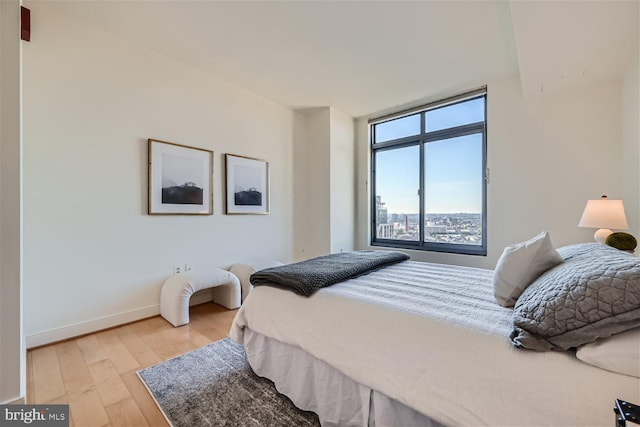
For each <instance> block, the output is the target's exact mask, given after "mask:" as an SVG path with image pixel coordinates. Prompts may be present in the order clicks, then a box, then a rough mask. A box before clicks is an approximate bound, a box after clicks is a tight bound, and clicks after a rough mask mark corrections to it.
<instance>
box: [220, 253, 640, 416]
mask: <svg viewBox="0 0 640 427" xmlns="http://www.w3.org/2000/svg"><path fill="white" fill-rule="evenodd" d="M491 278H492V271H489V270H480V269H472V268H465V267H455V266H444V265H437V264H427V263H417V262H411V261H406V262H403V263H400V264H397V265H395V266H392V267H387V268H385V269H383V270H380V271H377V272H374V273H370V274H368V275H365V276H361V277H359V278H357V279H352V280H349V281H346V282H343V283H339V284H336V285H334V286H331V287H329V288H324V289H321V290H320V291H318V292H317V293H316V294H314V295H313V296H312V297H310V298H304V297H301V296H299V295H296V294H294V293H293V292H290V291H286V290H282V289H278V288H273V287H268V286H260V287H256V288H255V289H254V290H253V292H252V293H251V294H250V295H249V297H248V298H247V300H246V301H245V303H244V305H243V306H242V307H241V308H240V310H239V311H238V314H237V315H236V318H235V319H234V322H233V325H232V328H231V332H230V335H231V337H232V338H233V339H234V340H236V341H238V342H240V343H243V328H244V327H249V328H251V329H252V330H254V331H256V332H258V333H260V334H263V335H265V336H267V337H270V338H274V339H276V340H278V341H280V342H283V343H286V344H291V345H294V346H297V347H300V348H301V349H303V350H304V351H306V352H308V353H310V354H312V355H313V356H315V357H316V358H318V359H320V360H322V361H324V362H326V363H328V364H329V365H331V366H333V367H334V368H336V369H338V370H339V371H340V372H342V373H343V374H345V375H346V376H348V377H350V378H352V379H353V380H354V381H356V382H358V383H360V384H363V385H365V386H366V387H370V388H371V389H373V390H378V391H380V392H382V393H384V394H385V395H387V396H389V397H391V398H393V399H396V400H398V401H399V402H402V403H403V404H405V405H407V406H409V407H411V408H413V409H415V410H417V411H419V412H421V413H423V414H426V415H428V416H429V417H431V418H433V419H434V420H436V421H438V422H441V423H443V424H447V425H509V426H513V425H571V426H576V425H590V426H591V425H603V426H607V425H610V424H611V421H612V419H613V416H612V410H611V408H612V403H613V401H614V399H615V398H616V397H619V398H622V399H625V400H628V401H631V402H638V401H639V400H640V399H639V397H640V379H638V378H634V377H631V376H627V375H621V374H615V373H611V372H608V371H605V370H603V369H599V368H596V367H593V366H589V365H587V364H584V363H582V362H580V361H579V360H577V359H576V358H575V356H574V355H573V354H572V353H570V352H545V353H537V352H532V351H527V350H519V349H516V348H514V347H513V346H512V345H511V344H510V343H509V340H508V338H507V336H508V334H509V332H510V330H511V313H512V310H511V309H507V308H503V307H500V306H499V305H498V304H497V303H496V302H495V300H493V289H492V282H491Z"/></svg>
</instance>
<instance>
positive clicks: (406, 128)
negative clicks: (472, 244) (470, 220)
mask: <svg viewBox="0 0 640 427" xmlns="http://www.w3.org/2000/svg"><path fill="white" fill-rule="evenodd" d="M483 119H484V103H483V100H482V99H476V100H471V101H468V102H465V103H461V104H455V105H452V106H449V107H444V108H441V109H437V110H431V111H428V112H427V118H426V127H427V131H433V130H439V129H446V128H449V127H452V126H458V125H461V124H467V123H474V122H478V121H482V120H483ZM419 131H420V121H419V115H414V116H409V117H406V118H402V119H398V120H394V121H392V122H388V123H386V124H384V126H381V125H377V127H376V138H377V141H378V142H382V141H385V140H390V139H395V138H399V137H403V136H410V135H414V134H417V133H419ZM419 156H420V150H419V147H418V146H412V147H406V148H402V149H396V150H385V151H381V152H378V153H377V158H376V195H378V196H381V197H382V201H383V202H385V203H386V207H387V210H388V212H389V213H390V214H391V213H418V212H419V197H418V184H419V176H420V175H419V174H420V159H419ZM482 175H483V170H482V135H481V134H474V135H467V136H463V137H458V138H451V139H448V140H442V141H436V142H430V143H427V144H426V145H425V178H426V182H427V184H428V185H427V186H426V187H425V204H426V209H425V212H426V213H460V212H464V213H480V212H482Z"/></svg>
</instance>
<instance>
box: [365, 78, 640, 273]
mask: <svg viewBox="0 0 640 427" xmlns="http://www.w3.org/2000/svg"><path fill="white" fill-rule="evenodd" d="M487 99H488V112H487V119H488V124H487V126H488V130H487V138H488V142H487V150H488V166H489V168H490V169H491V181H490V184H489V185H488V186H487V205H488V206H487V211H488V212H487V215H488V224H487V233H488V244H487V246H488V248H487V249H488V254H487V256H486V257H480V256H467V255H453V254H443V253H433V252H421V251H409V252H410V253H411V256H412V258H413V259H415V260H424V261H432V262H441V263H455V264H460V265H467V266H475V267H483V268H494V267H495V264H496V261H497V259H498V257H499V256H500V254H501V253H502V250H503V249H504V247H505V246H506V245H508V244H511V243H516V242H519V241H522V240H525V239H528V238H530V237H533V236H534V235H536V234H538V233H539V232H540V231H542V230H548V231H549V232H550V233H551V239H552V241H553V243H554V245H555V246H556V247H557V246H562V245H566V244H571V243H577V242H586V241H591V240H592V239H593V237H592V236H593V232H594V231H595V230H591V229H582V228H578V227H577V225H578V221H579V220H580V215H581V214H582V210H583V209H584V205H585V203H586V201H587V199H594V198H598V197H600V196H601V195H602V194H607V195H608V196H609V197H610V198H621V197H623V191H622V182H623V176H622V167H621V163H622V144H621V138H622V134H621V114H622V112H621V104H622V103H621V85H620V83H616V82H612V83H602V84H599V85H596V86H592V87H589V88H582V89H580V90H573V91H570V92H558V93H548V94H545V95H544V96H539V97H536V98H523V96H522V94H521V90H520V84H519V80H518V79H517V78H513V79H507V80H503V81H498V82H493V83H491V84H489V85H488V95H487ZM366 119H367V118H361V119H359V120H358V124H357V140H358V142H357V144H358V224H357V225H358V229H357V230H358V234H357V239H358V240H357V246H358V247H359V248H367V247H368V239H369V235H368V226H367V224H368V217H369V216H368V215H369V213H368V211H369V199H368V189H367V181H368V179H369V150H368V145H367V144H368V139H367V124H366ZM634 201H635V202H637V198H636V199H635V200H634Z"/></svg>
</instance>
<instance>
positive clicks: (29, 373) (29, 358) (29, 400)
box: [26, 350, 35, 404]
mask: <svg viewBox="0 0 640 427" xmlns="http://www.w3.org/2000/svg"><path fill="white" fill-rule="evenodd" d="M32 354H33V352H32V351H31V350H29V351H27V401H26V403H27V404H33V403H34V402H35V398H34V396H33V356H32Z"/></svg>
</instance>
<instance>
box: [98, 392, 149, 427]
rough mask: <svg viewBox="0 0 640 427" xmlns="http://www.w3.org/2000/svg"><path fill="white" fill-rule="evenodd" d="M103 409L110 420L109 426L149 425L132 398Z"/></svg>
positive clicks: (133, 426)
mask: <svg viewBox="0 0 640 427" xmlns="http://www.w3.org/2000/svg"><path fill="white" fill-rule="evenodd" d="M105 409H106V410H107V415H108V416H109V419H110V420H111V425H114V426H119V427H142V426H148V425H149V424H148V423H147V420H146V419H145V417H144V415H142V412H140V409H138V405H137V404H136V402H135V400H133V398H128V399H125V400H121V401H120V402H118V403H116V404H113V405H110V406H107V407H106V408H105Z"/></svg>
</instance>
